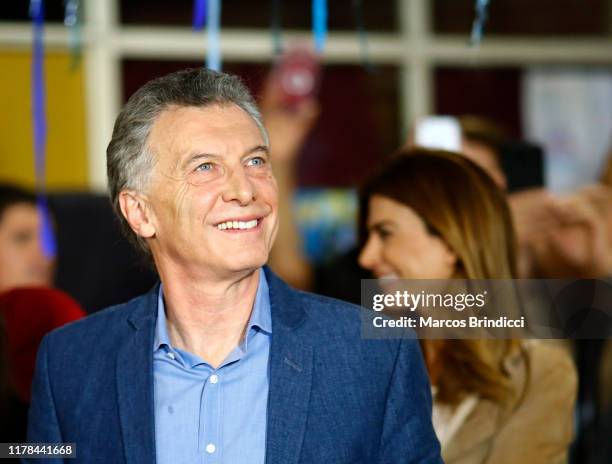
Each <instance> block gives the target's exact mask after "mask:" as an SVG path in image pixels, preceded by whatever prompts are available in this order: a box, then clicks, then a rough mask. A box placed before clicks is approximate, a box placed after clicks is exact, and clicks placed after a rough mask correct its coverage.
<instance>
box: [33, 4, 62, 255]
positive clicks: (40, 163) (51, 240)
mask: <svg viewBox="0 0 612 464" xmlns="http://www.w3.org/2000/svg"><path fill="white" fill-rule="evenodd" d="M30 17H31V18H32V27H33V30H34V40H33V42H32V128H33V133H34V169H35V171H34V172H35V177H36V190H37V192H38V208H39V211H40V213H41V217H42V222H41V241H42V243H41V246H42V250H43V252H44V254H45V256H47V257H54V256H55V252H56V244H55V237H54V234H53V227H52V224H51V217H50V214H49V210H48V207H47V199H46V196H45V178H46V160H45V156H46V153H45V149H46V144H47V116H46V108H45V70H44V53H45V50H44V42H43V38H44V36H43V33H44V25H45V8H44V1H43V0H31V1H30Z"/></svg>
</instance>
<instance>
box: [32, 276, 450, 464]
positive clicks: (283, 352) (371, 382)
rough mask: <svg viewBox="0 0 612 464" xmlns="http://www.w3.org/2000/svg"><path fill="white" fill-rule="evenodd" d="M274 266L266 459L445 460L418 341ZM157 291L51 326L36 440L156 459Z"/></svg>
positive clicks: (82, 454) (39, 371)
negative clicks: (373, 333) (382, 331)
mask: <svg viewBox="0 0 612 464" xmlns="http://www.w3.org/2000/svg"><path fill="white" fill-rule="evenodd" d="M265 272H266V276H267V279H268V285H269V289H270V304H271V313H272V344H271V348H270V361H269V369H270V388H269V396H268V415H267V433H266V463H267V464H298V463H303V464H306V463H316V464H342V463H347V464H354V463H364V464H373V463H441V462H442V459H441V458H440V447H439V444H438V440H437V438H436V436H435V434H434V431H433V428H432V424H431V394H430V386H429V382H428V378H427V375H426V372H425V369H424V366H423V360H422V356H421V351H420V349H419V346H418V343H417V341H416V340H413V339H404V340H364V339H362V337H361V319H360V311H365V310H362V309H360V308H358V307H356V306H353V305H349V304H347V303H343V302H340V301H338V300H333V299H329V298H325V297H321V296H317V295H313V294H309V293H305V292H300V291H297V290H294V289H292V288H290V287H289V286H287V285H286V284H285V283H284V282H283V281H281V280H280V279H279V278H278V277H276V276H275V275H274V274H273V273H272V272H271V271H270V270H269V269H268V268H265ZM157 295H158V287H157V286H156V288H154V289H153V290H151V291H150V292H149V293H147V294H145V295H142V296H140V297H138V298H135V299H133V300H131V301H130V302H128V303H125V304H123V305H119V306H116V307H113V308H109V309H106V310H104V311H101V312H99V313H96V314H94V315H92V316H89V317H87V318H86V319H83V320H80V321H77V322H75V323H72V324H69V325H67V326H64V327H62V328H60V329H58V330H55V331H54V332H52V333H50V334H48V335H47V336H46V337H45V338H44V340H43V342H42V344H41V346H40V349H39V353H38V359H37V364H36V373H35V377H34V383H33V390H32V405H31V408H30V416H29V427H28V441H30V442H38V443H62V442H63V443H68V442H74V443H76V451H77V458H76V459H70V460H66V462H71V463H88V464H91V463H104V464H119V463H130V464H151V463H155V423H154V419H155V417H154V404H153V401H154V399H153V336H154V329H155V323H156V317H157ZM364 314H365V313H364ZM33 462H36V463H41V462H49V463H52V462H54V463H56V462H62V461H61V460H60V459H57V460H55V459H48V460H45V459H36V460H35V461H34V460H33ZM181 464H182V463H181ZM230 464H231V463H230Z"/></svg>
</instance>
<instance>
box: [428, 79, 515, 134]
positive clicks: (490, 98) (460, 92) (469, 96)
mask: <svg viewBox="0 0 612 464" xmlns="http://www.w3.org/2000/svg"><path fill="white" fill-rule="evenodd" d="M521 75H522V70H521V69H520V68H514V67H508V68H505V67H504V68H498V67H495V68H477V69H475V68H458V67H439V68H436V70H435V72H434V76H435V77H434V79H435V84H434V86H435V103H434V108H435V112H436V114H445V115H450V116H461V115H468V114H469V115H474V116H483V117H486V118H489V119H492V120H493V121H495V122H496V123H497V124H500V125H501V126H502V127H503V128H504V129H505V130H506V131H508V132H509V134H510V135H513V136H516V137H520V136H521V128H522V124H521V111H520V102H521Z"/></svg>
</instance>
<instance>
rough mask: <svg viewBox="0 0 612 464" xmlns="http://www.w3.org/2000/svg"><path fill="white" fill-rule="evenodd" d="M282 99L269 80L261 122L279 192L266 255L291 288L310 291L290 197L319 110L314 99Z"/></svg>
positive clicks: (262, 100)
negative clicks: (275, 230) (271, 240)
mask: <svg viewBox="0 0 612 464" xmlns="http://www.w3.org/2000/svg"><path fill="white" fill-rule="evenodd" d="M283 96H284V94H283V92H282V90H281V88H280V86H279V85H278V82H277V80H276V79H274V77H273V76H270V77H269V78H268V79H267V80H266V82H265V83H264V87H263V91H262V93H261V95H260V107H261V113H262V118H263V120H264V122H265V124H266V128H267V129H268V135H269V137H270V150H271V155H272V157H273V159H274V163H273V166H272V169H273V171H274V177H275V178H276V182H277V184H278V191H279V197H278V200H279V204H278V207H279V225H278V235H277V237H276V241H275V242H274V246H273V247H272V250H271V252H270V260H269V265H270V267H271V268H272V269H273V270H274V272H276V273H277V274H278V275H279V276H281V277H282V278H283V280H285V281H287V282H288V283H289V284H291V285H292V286H294V287H296V288H299V289H302V290H310V289H312V286H313V279H314V276H313V274H314V270H313V268H312V266H311V264H310V262H309V261H308V258H307V256H306V254H305V253H304V251H303V248H302V241H301V237H300V233H299V231H298V229H297V225H296V222H295V219H296V218H295V215H294V212H293V197H294V193H295V190H296V188H297V181H296V177H297V176H296V160H297V157H298V155H299V153H300V149H301V148H302V146H303V144H304V141H305V140H306V137H307V136H308V134H309V133H310V131H311V129H312V128H313V126H314V124H315V122H316V120H317V118H318V115H319V111H320V108H319V104H318V102H317V100H316V99H315V98H314V97H307V98H304V99H302V100H299V101H298V102H296V103H295V104H293V105H291V106H289V105H287V104H286V102H284V101H283Z"/></svg>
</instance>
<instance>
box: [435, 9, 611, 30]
mask: <svg viewBox="0 0 612 464" xmlns="http://www.w3.org/2000/svg"><path fill="white" fill-rule="evenodd" d="M474 5H475V0H434V1H433V5H432V7H433V10H432V11H433V30H434V32H436V33H442V34H466V35H467V34H469V32H470V30H471V27H472V22H473V20H474V13H475V10H474ZM611 5H612V2H610V1H608V0H588V1H586V2H585V1H584V0H537V1H536V0H494V1H491V2H489V17H488V20H487V23H486V26H485V35H486V34H489V35H532V36H564V35H569V36H572V35H585V36H601V35H607V34H609V33H610V22H611V21H612V14H611V13H612V12H611V11H610V9H611Z"/></svg>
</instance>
